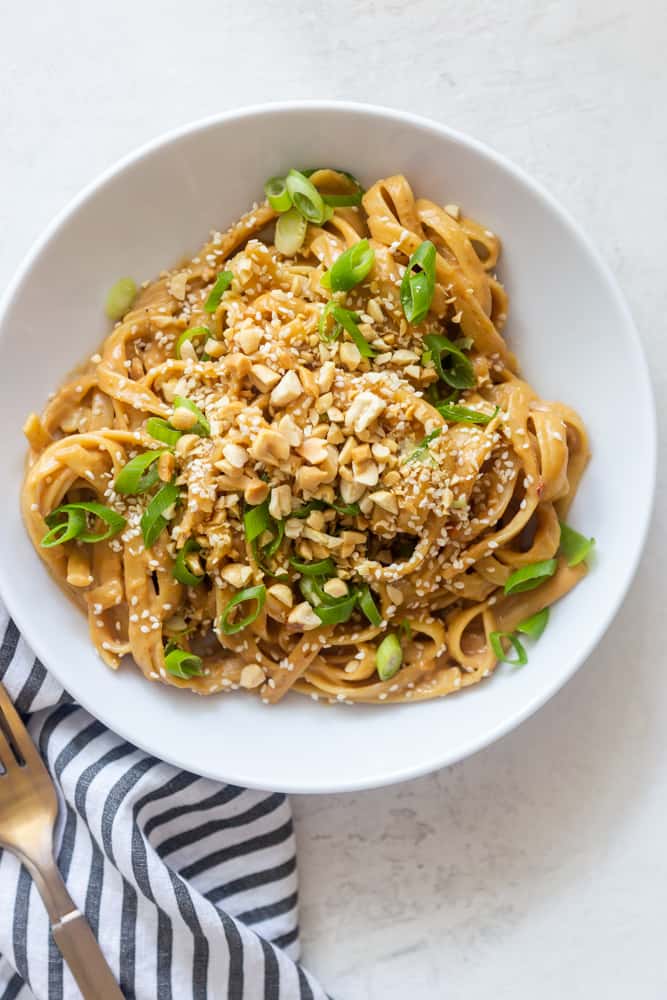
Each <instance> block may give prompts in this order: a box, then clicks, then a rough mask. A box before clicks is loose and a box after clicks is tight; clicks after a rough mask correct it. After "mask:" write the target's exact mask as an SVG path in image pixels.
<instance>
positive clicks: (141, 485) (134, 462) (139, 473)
mask: <svg viewBox="0 0 667 1000" xmlns="http://www.w3.org/2000/svg"><path fill="white" fill-rule="evenodd" d="M167 450H168V449H167V448H157V449H155V450H154V451H144V452H142V453H141V455H135V456H134V458H131V459H130V461H129V462H127V463H126V464H125V465H124V466H123V468H122V469H121V470H120V472H119V473H118V475H117V476H116V478H115V480H114V484H113V488H114V489H115V491H116V493H122V494H124V495H126V496H128V495H134V496H137V495H138V494H139V493H146V491H147V490H149V489H150V488H151V487H152V486H155V484H156V482H157V481H158V478H159V476H158V473H157V466H156V464H155V463H156V462H157V460H158V459H159V457H160V455H164V453H165V452H166V451H167Z"/></svg>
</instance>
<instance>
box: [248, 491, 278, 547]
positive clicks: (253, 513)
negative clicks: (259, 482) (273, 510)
mask: <svg viewBox="0 0 667 1000" xmlns="http://www.w3.org/2000/svg"><path fill="white" fill-rule="evenodd" d="M271 520H272V518H271V515H270V514H269V498H268V497H267V498H266V500H265V501H264V503H260V504H258V505H257V506H256V507H248V509H247V510H246V512H245V514H244V515H243V528H244V530H245V536H246V538H247V539H248V541H249V542H254V541H255V539H256V538H259V536H260V535H261V534H262V532H263V531H266V530H267V529H268V528H270V527H271Z"/></svg>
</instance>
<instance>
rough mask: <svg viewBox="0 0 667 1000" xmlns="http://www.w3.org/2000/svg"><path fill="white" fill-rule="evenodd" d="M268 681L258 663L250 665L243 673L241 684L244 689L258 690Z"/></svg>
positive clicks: (240, 679)
mask: <svg viewBox="0 0 667 1000" xmlns="http://www.w3.org/2000/svg"><path fill="white" fill-rule="evenodd" d="M265 680H266V674H265V673H264V671H263V670H262V668H261V667H260V666H259V664H257V663H249V664H248V665H247V667H244V668H243V670H242V671H241V677H240V678H239V683H240V685H241V687H242V688H248V689H250V688H256V687H259V686H260V684H263V683H264V681H265Z"/></svg>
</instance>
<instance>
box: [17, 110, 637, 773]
mask: <svg viewBox="0 0 667 1000" xmlns="http://www.w3.org/2000/svg"><path fill="white" fill-rule="evenodd" d="M320 164H331V165H334V166H340V167H345V168H346V169H348V170H351V171H352V172H353V173H355V174H356V175H357V176H359V177H360V179H361V180H362V182H365V183H370V182H372V181H373V180H375V179H376V178H377V177H380V176H386V175H388V174H390V173H398V172H402V173H405V174H406V175H407V177H408V179H409V180H410V182H411V184H412V186H413V188H414V189H415V191H416V193H418V194H421V195H424V196H427V197H430V198H432V199H434V200H436V201H441V202H443V203H446V202H456V203H460V204H462V205H463V206H464V207H465V209H466V211H467V212H468V213H469V214H470V215H472V216H474V217H476V218H477V219H479V220H480V221H482V222H483V223H484V224H485V225H486V226H488V227H489V228H490V229H493V230H494V231H496V232H498V233H499V235H500V236H501V238H502V240H503V247H504V249H503V255H502V258H501V266H500V275H501V278H502V279H503V281H504V282H505V284H506V287H507V289H508V292H509V295H510V314H509V323H508V327H507V331H506V335H507V337H508V339H509V341H510V343H511V346H512V347H513V349H514V350H515V351H516V352H517V354H518V357H519V359H520V362H521V365H522V368H523V371H524V372H525V375H526V377H527V378H528V379H529V380H530V381H531V382H532V383H533V384H534V385H535V386H536V387H537V388H538V390H539V392H540V393H541V394H542V395H543V396H545V397H547V398H549V397H551V398H557V399H561V400H563V401H565V402H567V403H569V404H571V405H572V406H574V407H575V408H576V409H578V410H579V412H580V413H581V414H582V416H583V418H584V420H585V421H586V424H587V426H588V428H589V430H590V435H591V442H592V447H593V461H592V463H591V465H590V467H589V469H588V471H587V474H586V476H585V479H584V481H583V484H582V487H581V490H580V493H579V495H578V497H577V500H576V503H575V506H574V508H573V512H572V516H571V518H570V520H571V521H572V522H573V523H574V524H575V525H576V526H577V527H578V528H580V529H581V530H582V531H585V532H587V533H591V534H594V535H595V536H596V538H597V540H598V548H597V555H596V559H595V565H594V568H593V571H592V572H591V573H590V574H589V576H588V577H587V579H586V580H585V581H584V582H583V583H582V584H581V585H580V586H579V587H578V588H577V589H576V592H574V593H573V594H571V595H569V596H568V597H567V598H565V599H564V600H563V601H562V602H561V603H560V604H558V605H557V606H556V607H555V608H554V612H553V616H552V619H551V623H550V625H549V629H548V631H547V632H546V633H545V635H544V637H543V638H542V640H541V641H540V642H539V643H538V644H537V645H536V646H535V647H534V648H533V649H531V650H530V663H529V665H528V666H527V667H526V668H525V669H524V670H521V671H516V672H510V671H507V670H505V669H502V668H501V669H499V670H498V671H497V672H496V674H495V675H494V676H493V678H491V679H489V680H488V681H487V682H485V683H483V684H480V685H478V686H476V687H475V688H473V689H472V690H470V691H469V692H465V693H463V694H459V695H456V696H453V697H450V698H447V699H445V700H442V701H435V702H429V703H424V704H419V705H406V706H386V707H361V706H357V707H348V706H345V705H335V706H331V707H325V706H316V705H314V704H313V703H312V702H311V701H310V700H307V699H303V698H301V697H298V696H292V697H289V698H288V699H287V700H286V701H285V702H284V703H282V704H280V705H278V706H276V707H268V706H265V705H262V704H261V703H260V702H259V700H257V699H253V698H249V697H245V696H243V695H242V694H238V695H233V696H231V697H223V696H220V697H214V698H209V699H201V698H198V697H196V696H194V695H190V694H187V693H181V692H176V691H174V690H169V689H166V688H164V687H162V686H160V685H157V684H155V685H154V684H148V683H147V682H146V681H145V680H144V679H143V677H141V676H140V674H139V673H138V671H134V670H131V669H125V670H121V671H120V672H119V673H118V674H114V673H112V672H110V671H109V670H107V669H106V668H105V667H104V666H103V664H102V663H101V661H99V660H98V659H97V656H96V654H95V652H94V651H93V648H92V646H91V643H90V641H89V638H88V634H87V627H86V622H85V620H84V618H83V617H82V616H81V615H80V614H79V612H78V611H77V610H76V609H75V608H74V607H72V606H71V604H70V603H69V601H68V600H67V599H66V598H65V597H64V596H63V595H62V594H61V593H60V591H59V589H58V588H57V586H56V585H55V584H54V583H53V582H52V581H51V579H50V578H49V576H48V574H47V572H46V570H45V569H44V568H43V566H42V564H41V562H40V560H39V558H38V557H37V555H36V554H35V553H34V551H33V549H32V546H31V545H30V543H29V541H28V537H27V534H26V532H25V531H24V528H23V525H22V522H21V517H20V513H19V506H18V496H19V490H20V484H21V480H22V471H23V462H24V456H25V444H24V440H23V437H22V434H21V425H22V422H23V420H24V418H25V415H26V414H27V413H28V412H29V411H30V410H31V409H37V410H39V409H41V407H42V406H43V404H44V401H45V399H46V397H47V394H48V393H49V392H50V391H51V390H52V389H54V388H55V387H56V386H57V385H58V383H59V382H60V381H61V380H62V378H63V376H64V375H65V373H66V372H67V371H68V370H69V369H70V368H71V367H72V366H73V365H75V364H76V363H77V362H79V361H80V360H81V359H82V358H83V357H85V356H86V355H87V354H88V353H92V352H93V351H94V349H95V348H96V347H97V345H98V344H99V342H100V341H101V339H102V338H103V337H104V336H105V334H106V332H107V324H106V321H105V319H104V316H103V313H102V303H103V300H104V296H105V292H106V290H107V289H108V287H109V286H110V285H111V284H112V283H113V282H114V280H115V279H116V278H117V277H119V276H120V275H125V274H131V275H134V276H135V277H136V278H137V279H138V280H143V279H145V278H151V277H153V276H154V275H155V274H156V273H157V272H158V271H159V270H160V269H161V268H162V267H165V266H169V265H172V264H173V263H175V262H177V261H178V259H179V258H180V257H181V256H182V255H183V254H184V253H188V252H194V251H195V250H196V249H197V248H198V246H199V245H200V243H201V242H203V241H204V239H205V237H206V235H207V233H208V231H209V230H210V229H211V228H221V229H222V228H226V226H227V225H229V224H230V223H231V222H232V221H233V219H234V218H235V217H237V216H238V215H239V214H240V213H241V212H242V211H244V210H245V209H246V208H247V207H248V206H249V204H250V203H252V202H253V201H254V200H257V199H258V198H259V197H260V196H261V193H262V185H263V182H264V180H265V179H266V177H268V176H269V175H273V174H278V173H280V172H281V171H283V170H286V169H287V168H289V167H290V166H293V165H304V166H305V165H320ZM0 351H1V356H2V359H3V361H2V365H3V392H2V393H1V394H0V413H1V415H2V426H3V434H2V435H1V436H0V464H1V466H2V468H3V470H4V480H5V490H4V496H5V505H4V517H3V518H2V519H1V520H0V553H1V556H0V590H1V592H2V594H3V597H4V599H5V600H6V602H7V603H8V605H9V607H10V611H11V612H12V614H13V615H14V617H15V618H16V620H17V623H18V625H19V627H20V628H21V630H22V631H23V633H24V635H25V637H26V639H27V640H28V641H29V642H30V643H31V644H32V646H33V648H34V649H35V651H36V653H37V654H38V655H39V656H40V658H41V659H42V660H43V662H44V663H45V664H46V665H47V666H48V667H49V668H50V669H51V670H52V671H53V673H54V674H55V675H56V676H57V677H58V678H59V679H60V681H61V682H62V683H63V684H64V685H65V686H66V687H67V689H68V690H69V691H70V693H71V694H73V695H74V696H75V697H76V698H77V699H78V700H80V701H81V702H82V703H83V704H84V705H85V706H86V707H87V708H88V709H89V710H90V711H91V712H92V713H94V714H95V715H97V716H98V717H99V718H100V719H102V720H103V721H104V722H105V723H107V724H108V725H109V726H111V727H112V728H113V729H115V730H116V731H118V732H119V733H121V734H122V735H124V736H126V737H127V738H128V739H130V740H132V741H134V742H135V743H137V744H140V745H141V746H143V747H145V748H146V749H148V750H150V751H151V752H153V753H155V754H156V755H158V756H161V757H164V758H165V759H168V760H171V761H173V762H175V763H178V764H179V765H181V766H183V767H186V768H188V769H190V770H192V771H196V772H200V773H203V774H208V775H210V776H213V777H216V778H220V779H226V780H230V781H233V782H235V783H237V784H242V785H249V786H257V787H262V788H272V789H284V790H289V791H310V792H325V791H334V790H342V789H352V788H363V787H370V786H374V785H379V784H383V783H386V782H390V781H397V780H401V779H403V778H407V777H411V776H414V775H416V774H419V773H423V772H425V771H427V770H429V769H432V768H435V767H438V766H440V765H442V764H446V763H450V762H452V761H454V760H457V759H460V758H462V757H464V756H466V755H467V754H469V753H471V752H473V751H475V750H477V749H479V748H480V747H482V746H484V745H486V744H487V743H489V742H491V741H492V740H493V739H494V738H496V737H497V736H499V735H501V734H502V733H504V732H506V731H508V730H509V729H510V728H512V726H514V725H515V724H517V723H518V722H519V721H521V720H522V719H523V718H525V717H526V716H527V715H529V714H530V713H531V712H532V711H534V710H535V709H536V708H537V707H538V706H539V705H540V704H542V703H543V702H544V701H545V700H546V699H547V698H548V697H549V696H550V695H552V694H553V693H554V692H555V691H556V690H557V689H558V688H559V686H560V685H561V684H562V683H563V682H564V681H565V680H566V679H567V678H568V677H569V676H570V675H571V674H572V673H573V671H574V670H575V669H576V667H577V666H578V665H579V664H580V663H581V662H582V660H583V659H584V658H585V657H586V655H587V654H588V653H589V652H590V650H591V649H592V647H593V645H594V644H595V642H596V641H597V640H598V639H599V638H600V636H601V634H602V632H603V631H604V629H605V628H606V626H607V624H608V623H609V621H610V620H611V617H612V616H613V614H614V612H615V610H616V609H617V607H618V605H619V603H620V601H621V600H622V597H623V595H624V593H625V590H626V588H627V586H628V584H629V582H630V579H631V576H632V573H633V571H634V568H635V566H636V563H637V560H638V557H639V554H640V550H641V546H642V543H643V538H644V534H645V529H646V525H647V520H648V516H649V513H650V506H651V499H652V492H653V473H654V449H655V442H654V430H653V428H654V417H653V405H652V398H651V391H650V387H649V382H648V379H647V374H646V366H645V363H644V359H643V355H642V352H641V348H640V347H639V344H638V341H637V337H636V334H635V332H634V329H633V326H632V322H631V319H630V317H629V315H628V313H627V310H626V308H625V306H624V304H623V301H622V299H621V297H620V295H619V293H618V291H617V289H616V287H615V285H614V284H613V281H612V279H611V277H610V275H609V273H608V272H607V270H606V268H605V266H604V265H603V264H602V263H601V262H600V260H599V258H598V257H597V254H596V253H595V251H594V250H593V249H592V248H591V247H590V245H589V244H588V243H587V241H586V240H585V239H584V237H583V236H582V235H581V233H580V232H579V231H578V230H577V229H576V227H574V226H573V224H572V223H571V222H570V221H569V220H568V219H567V217H566V216H564V215H563V213H562V211H561V210H560V209H559V208H558V207H557V206H556V205H555V204H554V203H553V202H552V201H551V199H550V198H549V197H548V196H546V195H545V194H544V193H543V192H541V191H540V190H539V189H537V188H536V187H535V186H534V185H533V184H532V183H531V182H529V181H528V180H527V178H525V177H524V176H522V175H521V174H520V172H518V171H517V170H515V169H514V168H512V167H511V166H509V165H508V164H506V163H504V162H503V161H502V160H500V159H499V158H498V157H496V156H494V154H492V153H491V152H490V151H489V150H486V149H484V148H483V147H481V146H480V145H479V144H477V143H475V142H473V141H471V140H468V139H465V138H463V137H461V136H458V135H456V134H453V133H450V132H449V131H447V130H446V129H444V128H442V127H439V126H436V125H431V124H429V123H427V122H424V121H420V120H418V119H414V118H412V117H410V116H406V115H400V114H396V113H393V112H388V111H382V110H379V109H371V108H364V107H354V106H334V105H302V106H283V107H279V106H273V107H265V108H261V109H257V110H254V111H248V112H240V113H236V114H233V115H227V116H223V117H221V118H219V119H216V120H215V121H210V122H205V123H202V124H200V125H196V126H193V127H192V128H190V129H187V130H185V131H182V132H180V133H177V134H174V135H173V136H171V137H167V138H166V139H165V140H162V141H160V142H158V143H155V144H153V145H152V146H150V147H147V148H146V149H145V150H142V151H140V153H139V154H136V155H135V156H134V157H131V158H129V159H128V160H126V161H125V162H123V163H122V164H121V165H120V166H118V167H116V168H114V170H113V171H110V172H109V173H108V174H107V175H106V176H105V177H104V178H102V179H101V181H98V182H97V183H96V184H95V185H93V186H92V188H90V189H89V190H88V191H87V192H84V194H83V195H82V196H81V197H80V198H79V199H77V201H76V202H75V203H74V205H73V206H71V207H70V208H69V209H67V210H66V211H65V213H63V215H62V216H61V217H60V219H59V220H57V222H56V223H55V224H54V225H53V226H52V227H51V229H50V230H49V232H48V233H47V235H46V237H45V238H44V239H43V240H42V241H40V244H39V245H38V246H37V247H36V249H35V250H34V251H33V252H32V253H31V255H30V257H29V259H28V261H27V262H26V264H25V265H24V266H23V268H22V269H21V271H20V272H19V275H18V276H17V280H16V281H15V282H14V285H13V287H12V289H10V292H9V294H8V296H7V297H6V299H5V307H4V310H3V312H2V315H1V316H0ZM621 398H626V399H627V398H630V399H632V400H633V420H632V421H630V420H627V419H621V415H620V413H619V407H618V401H619V399H621ZM637 428H644V432H643V435H642V434H638V433H637ZM630 511H631V512H632V516H630V517H629V516H628V513H629V512H630Z"/></svg>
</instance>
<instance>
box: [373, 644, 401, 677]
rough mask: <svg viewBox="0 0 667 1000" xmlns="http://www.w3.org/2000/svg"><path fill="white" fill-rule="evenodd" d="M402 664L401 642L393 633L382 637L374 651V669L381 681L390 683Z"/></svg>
mask: <svg viewBox="0 0 667 1000" xmlns="http://www.w3.org/2000/svg"><path fill="white" fill-rule="evenodd" d="M402 663H403V650H402V649H401V642H400V639H399V638H398V636H397V635H396V633H395V632H390V633H389V634H388V635H386V636H385V637H384V639H383V640H382V642H381V643H380V645H379V646H378V648H377V649H376V650H375V669H376V670H377V672H378V677H379V678H380V680H381V681H390V680H391V678H392V677H393V676H394V674H396V673H398V671H399V670H400V668H401V664H402Z"/></svg>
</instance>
